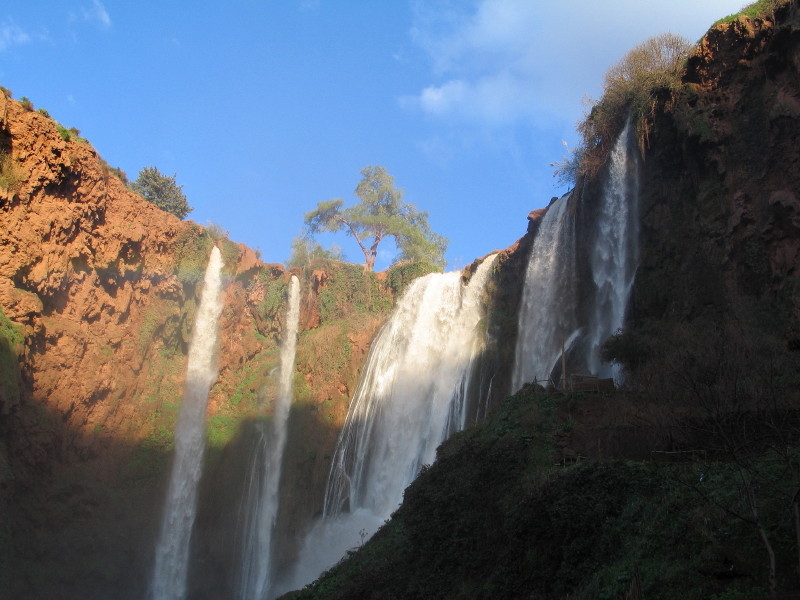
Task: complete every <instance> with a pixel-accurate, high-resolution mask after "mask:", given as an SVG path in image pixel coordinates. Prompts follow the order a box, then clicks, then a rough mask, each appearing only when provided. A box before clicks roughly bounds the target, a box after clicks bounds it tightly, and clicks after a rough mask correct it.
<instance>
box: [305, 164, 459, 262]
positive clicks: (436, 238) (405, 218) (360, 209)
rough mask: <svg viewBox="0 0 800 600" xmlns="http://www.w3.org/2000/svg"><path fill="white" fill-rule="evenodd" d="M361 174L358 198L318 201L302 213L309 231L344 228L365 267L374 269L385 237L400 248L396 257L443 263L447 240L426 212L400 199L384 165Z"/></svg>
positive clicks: (317, 231) (339, 229)
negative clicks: (350, 203) (348, 202)
mask: <svg viewBox="0 0 800 600" xmlns="http://www.w3.org/2000/svg"><path fill="white" fill-rule="evenodd" d="M361 175H362V179H361V181H360V182H359V184H358V186H357V187H356V190H355V194H356V196H357V197H358V198H359V200H360V202H359V203H357V204H355V205H353V206H350V207H347V208H343V206H344V200H341V199H334V200H328V201H323V202H319V203H318V204H317V208H316V209H315V210H313V211H311V212H309V213H306V215H305V224H306V226H307V227H308V231H309V233H311V234H314V233H319V232H324V231H331V232H335V231H341V230H345V231H347V233H348V234H349V235H351V236H353V238H354V239H355V241H356V243H357V244H358V246H359V248H360V249H361V252H362V253H363V254H364V261H365V269H366V270H367V271H371V270H372V269H373V266H374V264H375V259H376V257H377V254H378V246H379V245H380V243H381V242H382V241H383V240H384V239H386V238H387V237H391V238H394V241H395V244H396V245H397V247H398V248H399V249H400V256H399V257H398V260H413V261H428V262H432V263H434V264H437V265H440V266H441V267H443V266H444V264H445V260H444V254H445V251H446V249H447V240H446V239H445V238H444V237H442V236H441V235H439V234H436V233H433V232H432V231H431V230H430V226H429V224H428V213H427V212H425V211H418V210H417V208H416V207H415V206H414V205H413V204H409V203H406V202H403V201H402V197H403V192H402V190H398V189H397V188H395V187H394V178H393V177H392V176H391V175H389V174H388V173H387V172H386V169H384V168H383V167H381V166H371V167H366V168H364V169H362V171H361Z"/></svg>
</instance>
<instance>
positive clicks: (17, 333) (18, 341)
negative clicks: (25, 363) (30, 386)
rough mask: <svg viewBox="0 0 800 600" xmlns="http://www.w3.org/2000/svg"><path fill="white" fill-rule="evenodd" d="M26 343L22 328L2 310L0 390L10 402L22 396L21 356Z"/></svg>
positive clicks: (0, 313)
mask: <svg viewBox="0 0 800 600" xmlns="http://www.w3.org/2000/svg"><path fill="white" fill-rule="evenodd" d="M24 343H25V336H24V334H23V332H22V328H21V327H20V326H19V325H16V324H15V323H13V322H12V321H11V320H10V319H9V318H8V317H6V315H5V313H3V311H2V309H0V390H2V397H3V398H6V399H9V400H11V399H13V400H18V399H19V396H20V374H19V355H20V353H21V352H22V347H23V344H24Z"/></svg>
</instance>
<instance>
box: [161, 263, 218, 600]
mask: <svg viewBox="0 0 800 600" xmlns="http://www.w3.org/2000/svg"><path fill="white" fill-rule="evenodd" d="M221 273H222V255H221V254H220V251H219V249H218V248H217V247H214V249H213V250H212V251H211V257H210V258H209V261H208V267H207V268H206V274H205V280H204V282H203V291H202V295H201V297H200V306H199V308H198V309H197V316H196V319H195V323H194V330H193V332H192V342H191V344H190V346H189V359H188V366H187V371H186V383H185V388H184V393H183V403H182V404H181V410H180V415H179V416H178V424H177V427H176V429H175V457H174V459H173V463H172V473H171V475H170V481H169V488H168V490H167V497H166V502H165V504H164V515H163V521H162V524H161V534H160V537H159V540H158V544H157V545H156V556H155V568H154V569H153V580H152V583H151V585H152V587H151V596H152V598H153V599H154V600H182V599H183V598H184V597H185V595H186V578H187V572H188V562H189V541H190V539H191V534H192V526H193V524H194V518H195V512H196V509H197V484H198V482H199V480H200V472H201V470H202V466H203V451H204V449H205V440H204V429H205V414H206V403H207V401H208V392H209V390H210V389H211V385H212V384H213V383H214V380H215V379H216V377H217V367H216V361H215V353H216V345H217V321H218V320H219V315H220V312H221V311H222V294H221V290H222V277H221Z"/></svg>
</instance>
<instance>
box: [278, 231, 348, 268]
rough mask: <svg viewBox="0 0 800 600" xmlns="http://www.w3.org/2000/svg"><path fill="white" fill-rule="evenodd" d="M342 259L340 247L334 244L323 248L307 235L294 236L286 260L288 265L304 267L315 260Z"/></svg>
mask: <svg viewBox="0 0 800 600" xmlns="http://www.w3.org/2000/svg"><path fill="white" fill-rule="evenodd" d="M319 259H327V260H336V261H342V260H344V254H342V249H341V248H339V246H337V245H336V244H333V245H331V247H330V248H323V247H322V245H320V244H319V243H317V242H315V241H314V240H312V239H309V238H307V237H296V238H294V240H293V241H292V254H291V256H290V257H289V260H288V261H287V262H286V266H288V267H304V266H306V265H308V264H310V263H312V262H313V261H315V260H319Z"/></svg>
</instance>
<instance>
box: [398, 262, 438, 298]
mask: <svg viewBox="0 0 800 600" xmlns="http://www.w3.org/2000/svg"><path fill="white" fill-rule="evenodd" d="M439 271H440V269H439V267H438V266H436V265H435V264H433V263H431V262H426V261H414V262H406V263H401V264H397V265H394V266H393V267H391V268H390V269H389V272H388V273H387V281H388V284H389V287H390V288H391V289H392V292H393V293H394V295H395V297H397V296H399V295H400V294H402V293H403V291H405V289H406V288H407V287H408V285H409V284H410V283H411V282H412V281H414V280H415V279H417V278H419V277H422V276H424V275H427V274H429V273H438V272H439Z"/></svg>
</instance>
